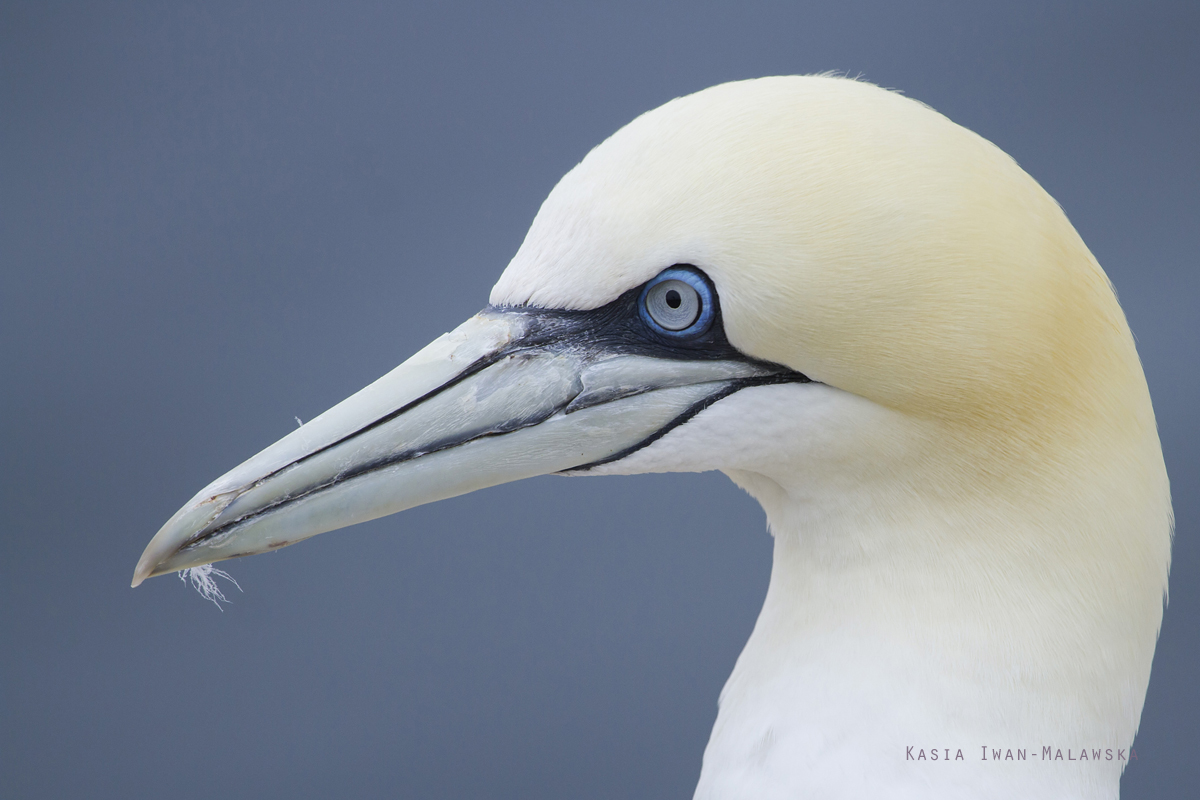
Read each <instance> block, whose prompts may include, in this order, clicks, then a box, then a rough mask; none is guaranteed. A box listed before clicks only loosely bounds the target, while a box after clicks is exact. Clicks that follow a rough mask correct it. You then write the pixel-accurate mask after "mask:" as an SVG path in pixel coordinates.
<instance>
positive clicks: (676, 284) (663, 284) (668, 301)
mask: <svg viewBox="0 0 1200 800" xmlns="http://www.w3.org/2000/svg"><path fill="white" fill-rule="evenodd" d="M689 277H690V276H689ZM704 307H705V302H704V300H703V299H702V298H701V297H700V293H699V292H698V291H697V290H696V287H694V286H692V285H690V284H689V283H687V282H686V281H684V280H681V279H680V278H675V277H667V278H665V279H662V280H659V281H658V282H657V283H652V284H651V285H650V287H649V288H648V289H647V290H646V293H645V295H644V296H643V298H642V310H643V313H644V314H645V315H646V316H647V317H648V318H649V320H650V321H651V322H652V323H653V324H654V325H655V326H657V327H658V328H659V329H660V330H663V331H668V332H671V333H674V332H676V331H686V330H688V329H689V328H691V327H692V325H694V324H695V323H696V321H697V320H699V319H700V315H701V313H702V312H703V311H704Z"/></svg>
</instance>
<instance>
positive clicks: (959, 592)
mask: <svg viewBox="0 0 1200 800" xmlns="http://www.w3.org/2000/svg"><path fill="white" fill-rule="evenodd" d="M673 265H690V268H694V270H696V272H697V274H698V275H699V277H698V278H696V280H698V281H700V283H698V284H697V286H699V287H700V288H699V291H700V292H701V294H700V297H701V298H707V295H704V292H705V291H708V289H706V288H705V287H709V286H710V287H711V290H712V291H713V292H714V295H713V298H712V302H713V303H714V304H715V303H716V299H715V298H716V297H719V305H720V312H721V313H720V317H719V319H718V322H717V323H716V324H718V325H719V326H721V330H722V331H723V334H721V335H722V336H727V337H728V345H723V344H721V340H720V337H718V338H717V340H715V341H716V343H715V344H713V343H708V344H705V343H704V342H707V341H708V340H707V339H704V340H703V341H702V337H700V334H697V337H696V338H693V339H691V340H687V339H686V337H685V338H682V339H680V342H681V344H679V345H678V346H676V344H675V343H674V342H673V340H672V339H671V337H672V336H674V334H672V333H668V334H661V332H660V333H659V334H653V333H644V332H637V333H635V334H633V336H634V338H636V340H637V341H636V342H635V344H629V343H628V342H625V341H623V340H620V337H616V338H613V337H614V336H615V334H612V333H611V331H612V330H616V329H615V328H611V329H610V328H603V330H601V328H600V327H596V326H600V325H601V324H603V325H610V326H611V325H612V324H615V323H612V322H611V320H610V317H612V316H613V315H614V314H617V312H618V311H619V310H620V309H621V308H624V306H621V305H620V304H621V303H623V302H626V300H623V299H622V298H632V297H635V294H636V293H635V294H629V293H630V292H632V291H633V290H635V289H637V288H638V287H640V286H642V285H648V282H653V281H654V280H656V276H659V275H661V274H664V273H663V270H665V269H667V268H670V267H672V266H673ZM491 301H492V303H493V305H494V306H495V307H496V308H493V309H491V310H489V311H485V312H484V314H483V315H482V316H481V317H480V318H479V319H476V320H473V321H470V322H468V323H467V324H466V325H464V326H463V327H462V328H460V329H459V331H457V332H455V333H454V334H450V335H449V336H448V337H444V339H442V340H439V341H438V342H436V343H435V344H434V345H431V347H430V348H428V349H427V350H426V351H423V353H422V354H420V355H418V356H417V357H414V359H413V360H412V361H410V362H406V364H404V365H401V367H399V368H397V370H396V371H394V372H393V373H391V374H390V375H389V376H387V377H385V378H384V379H381V381H380V382H378V383H377V384H374V385H373V386H372V387H368V389H366V390H364V391H363V392H362V393H360V394H359V395H356V396H355V397H354V398H351V399H350V400H348V401H346V403H343V404H342V405H339V406H338V407H336V408H334V409H332V410H331V411H329V412H327V413H326V414H325V415H322V417H319V418H317V419H316V420H313V421H312V422H310V423H308V424H307V425H304V426H303V427H302V428H301V429H300V430H298V431H296V432H295V433H294V434H292V435H290V436H289V437H287V438H285V439H284V440H282V441H281V442H279V443H278V444H277V445H274V446H273V447H271V448H268V449H267V450H266V451H264V452H263V453H262V454H260V455H259V456H256V457H255V459H252V460H251V461H249V462H247V463H246V464H245V465H243V466H242V467H239V468H238V469H236V470H234V471H233V472H231V473H230V474H229V475H227V476H225V477H224V478H222V479H219V480H218V481H217V482H215V483H214V484H213V486H210V487H208V488H206V489H205V490H204V491H202V492H201V493H200V494H199V495H197V497H196V498H195V499H194V500H193V501H192V502H191V503H189V504H188V506H185V507H184V508H183V509H181V511H180V513H179V514H177V515H176V517H174V518H173V519H172V520H171V521H170V522H168V524H167V525H166V526H164V528H163V530H162V531H160V533H159V534H158V536H156V537H155V540H154V541H153V542H151V544H150V546H148V548H147V551H146V554H145V555H144V556H143V558H142V561H141V562H140V563H139V566H138V571H137V573H136V575H135V585H136V583H137V582H140V580H142V579H143V578H145V577H147V576H149V575H152V574H160V573H162V572H168V571H172V570H176V569H181V568H185V567H189V566H194V565H196V564H201V563H207V562H211V561H215V560H219V559H221V558H228V557H231V556H234V555H244V554H247V553H250V552H260V551H263V550H266V549H269V548H271V547H277V546H281V545H284V544H291V543H293V542H295V541H298V540H299V539H302V538H306V537H307V536H311V535H315V534H316V533H320V532H321V531H323V530H330V529H332V528H335V527H341V526H342V525H345V524H349V523H351V522H354V521H358V520H361V519H368V518H371V517H374V516H380V515H382V514H384V513H391V512H393V511H398V510H402V509H403V508H407V507H411V506H413V505H417V504H419V503H422V502H429V501H431V500H434V499H438V498H440V497H447V496H452V495H454V494H460V493H462V492H464V491H471V490H473V489H475V488H479V487H481V486H486V485H493V484H496V483H502V482H504V481H506V480H513V479H516V478H519V477H524V476H526V475H532V474H539V473H542V472H547V471H577V472H580V471H582V472H587V473H592V474H595V473H626V474H628V473H637V472H654V471H698V470H708V469H719V470H722V471H724V472H726V473H727V474H728V475H729V476H730V477H731V478H733V480H735V481H736V482H737V483H738V484H739V485H740V486H742V487H744V488H745V489H746V490H747V491H748V492H750V493H751V494H752V495H753V496H754V497H755V498H757V499H758V500H759V502H761V503H762V505H763V507H764V508H765V510H766V512H767V516H768V520H769V523H770V527H771V531H772V533H773V535H774V537H775V558H774V567H773V570H772V576H771V584H770V588H769V591H768V593H767V598H766V601H765V603H764V607H763V610H762V613H761V615H760V617H759V620H758V623H757V625H756V626H755V630H754V633H753V635H752V636H751V638H750V641H749V643H748V644H747V646H746V649H745V651H744V652H743V653H742V655H741V657H740V658H739V660H738V663H737V666H736V668H735V669H734V672H733V675H732V676H731V677H730V679H729V682H728V684H727V685H726V687H725V689H724V691H723V692H722V695H721V702H720V712H719V715H718V718H717V722H716V726H715V728H714V730H713V734H712V738H711V740H710V742H709V745H708V748H707V750H706V752H705V757H704V766H703V770H702V773H701V776H700V781H699V786H698V788H697V792H696V796H697V797H698V798H739V797H754V798H784V797H796V796H813V797H823V798H836V797H848V798H849V797H922V798H961V797H997V798H1001V797H1003V798H1012V797H1022V798H1061V797H1087V798H1101V797H1115V796H1116V795H1117V792H1118V779H1119V777H1120V772H1121V767H1122V766H1123V762H1122V761H1121V760H1120V759H1117V758H1114V759H1113V760H1108V759H1106V758H1105V757H1104V755H1103V754H1104V752H1105V751H1108V750H1112V751H1113V752H1114V753H1115V752H1116V751H1118V750H1119V751H1121V752H1123V753H1125V754H1127V753H1128V748H1129V746H1130V744H1131V742H1132V740H1133V736H1134V733H1135V731H1136V729H1137V724H1138V719H1139V716H1140V714H1141V708H1142V702H1143V698H1144V695H1145V690H1146V685H1147V681H1148V680H1149V674H1150V663H1151V658H1152V656H1153V652H1154V645H1155V640H1156V637H1157V633H1158V628H1159V624H1160V621H1161V616H1162V603H1163V599H1164V596H1165V592H1166V583H1167V571H1168V567H1169V562H1170V537H1171V509H1170V498H1169V490H1168V484H1167V477H1166V472H1165V468H1164V466H1163V461H1162V455H1161V450H1160V446H1159V441H1158V435H1157V431H1156V428H1155V422H1154V415H1153V411H1152V409H1151V405H1150V398H1149V394H1148V392H1147V389H1146V384H1145V379H1144V377H1143V375H1142V371H1141V367H1140V364H1139V361H1138V358H1137V354H1136V351H1135V349H1134V344H1133V339H1132V336H1131V334H1130V332H1129V329H1128V326H1127V325H1126V323H1125V319H1124V316H1123V315H1122V313H1121V311H1120V308H1119V307H1118V305H1117V302H1116V298H1115V296H1114V294H1113V292H1112V289H1111V287H1110V286H1109V284H1108V281H1107V279H1106V277H1105V276H1104V273H1103V271H1102V270H1101V269H1100V267H1099V265H1098V264H1097V263H1096V261H1095V259H1094V258H1093V257H1092V255H1091V254H1090V253H1089V252H1088V250H1087V248H1086V246H1085V245H1084V244H1083V242H1082V241H1081V240H1080V238H1079V236H1078V235H1077V233H1076V232H1075V230H1074V229H1073V228H1072V227H1071V225H1070V223H1069V222H1068V220H1067V219H1066V217H1065V216H1064V214H1063V213H1062V211H1061V210H1060V209H1059V207H1058V206H1057V205H1056V204H1055V203H1054V201H1053V200H1052V199H1051V198H1050V197H1049V196H1048V195H1047V194H1046V193H1045V192H1044V191H1043V190H1042V189H1041V188H1040V187H1039V186H1038V185H1037V183H1036V182H1034V181H1033V179H1032V178H1030V177H1029V176H1028V175H1026V174H1025V173H1024V172H1023V171H1022V170H1021V169H1020V168H1019V167H1018V166H1017V165H1016V164H1015V163H1014V162H1013V161H1012V160H1011V159H1010V158H1008V157H1007V156H1006V155H1004V154H1003V153H1002V152H1001V151H999V150H998V149H997V148H996V147H994V146H993V145H991V144H990V143H988V142H987V141H985V140H983V139H981V138H980V137H978V136H976V135H975V134H972V133H971V132H969V131H967V130H965V129H963V128H961V127H959V126H957V125H955V124H953V123H952V122H950V121H949V120H947V119H946V118H945V117H942V116H941V115H939V114H937V113H936V112H934V111H932V110H931V109H929V108H927V107H925V106H923V105H921V104H919V103H917V102H914V101H912V100H909V99H906V98H904V97H902V96H900V95H898V94H895V93H892V92H887V91H884V90H881V89H878V88H876V87H874V86H871V85H869V84H866V83H861V82H855V81H849V80H844V79H838V78H831V77H805V78H801V77H787V78H766V79H761V80H757V81H746V82H740V83H731V84H725V85H722V86H717V87H714V88H712V89H708V90H706V91H703V92H700V93H697V94H695V95H691V96H689V97H684V98H680V99H678V100H675V101H672V102H671V103H668V104H666V105H665V106H663V107H661V108H659V109H656V110H655V111H652V112H649V113H647V114H645V115H643V116H641V117H639V118H638V119H637V120H635V121H633V122H632V123H630V124H629V125H628V126H626V127H625V128H623V129H622V130H621V131H619V132H617V133H616V134H614V135H613V137H611V138H610V139H609V140H608V141H606V142H604V143H603V144H601V145H600V146H599V147H597V148H596V149H595V150H593V151H592V152H591V153H590V154H589V155H588V156H587V157H586V158H585V159H584V160H583V162H582V163H580V165H579V166H577V167H576V168H575V169H574V170H572V171H571V172H570V173H568V174H567V176H566V177H564V178H563V180H562V181H561V182H560V183H559V185H558V186H557V187H556V188H555V189H554V191H553V192H552V193H551V194H550V196H549V198H548V199H547V200H546V202H545V204H544V205H543V207H542V209H541V210H540V211H539V213H538V215H537V218H536V219H535V220H534V223H533V226H532V228H531V229H530V232H529V234H528V236H527V238H526V240H525V242H524V244H523V245H522V247H521V249H520V251H519V252H518V253H517V255H516V257H515V258H514V259H513V261H512V263H511V264H510V265H509V267H508V269H507V270H506V271H505V272H504V274H503V275H502V276H501V278H500V280H499V282H498V283H497V284H496V287H495V288H494V289H493V292H492V297H491ZM628 302H633V301H632V300H629V301H628ZM630 308H633V306H630ZM613 309H616V310H613ZM556 310H558V311H556ZM560 311H561V312H564V313H560ZM569 311H574V312H576V313H575V314H574V315H573V316H572V315H571V314H566V313H565V312H569ZM601 312H603V313H604V314H608V316H607V317H606V316H603V315H602V314H601ZM630 314H631V315H632V314H635V312H633V311H631V312H630ZM556 315H557V316H556ZM563 319H569V320H571V322H570V323H569V324H570V325H572V326H575V327H570V328H569V329H568V328H563V329H562V330H563V331H564V333H562V335H561V336H557V338H554V339H551V340H546V341H543V340H541V339H538V338H537V336H538V335H540V334H539V333H538V331H540V330H542V328H540V327H538V326H545V325H550V324H556V325H557V324H560V323H559V322H553V321H554V320H563ZM605 320H609V321H605ZM562 324H564V325H566V324H567V323H562ZM621 324H622V325H626V327H628V326H631V325H633V326H636V324H638V323H637V322H636V320H635V319H633V317H632V316H631V317H630V320H628V321H626V322H621ZM588 326H593V327H588ZM651 327H653V326H651ZM554 330H555V331H558V330H559V329H557V328H555V329H554ZM621 330H625V328H622V329H621ZM637 330H638V331H641V329H637ZM660 334H661V335H660ZM622 335H625V334H622ZM704 335H705V336H710V338H711V335H715V334H712V332H711V331H709V332H707V333H704ZM572 337H574V338H572ZM606 337H607V338H606ZM637 337H641V338H637ZM728 346H732V347H731V348H730V349H728V350H722V349H721V347H728ZM655 347H658V348H660V350H661V352H659V351H656V350H655V349H654V348H655ZM622 348H624V349H622ZM672 348H674V349H672ZM706 348H707V349H706ZM489 359H491V360H489ZM470 365H474V366H470ZM469 366H470V369H468V367H469ZM804 377H807V378H809V379H811V381H812V382H803V380H802V379H803V378H804ZM718 390H719V391H718ZM580 398H588V401H587V403H583V402H582V401H581V400H580ZM706 403H707V405H705V404H706ZM585 406H586V408H585ZM701 409H702V410H701ZM439 437H440V438H439ZM1046 746H1049V747H1050V748H1051V751H1052V754H1051V757H1050V758H1049V759H1043V758H1042V754H1043V750H1042V748H1043V747H1046ZM910 747H911V748H914V749H913V750H912V751H911V752H912V753H916V752H920V753H921V754H922V759H921V760H915V759H910V750H909V748H910ZM981 748H995V749H998V750H999V751H1000V752H1001V753H1002V755H1001V762H1000V763H996V762H995V761H994V760H993V759H992V758H991V755H990V753H989V751H988V750H987V749H984V750H982V755H985V756H987V759H986V760H984V759H983V758H981ZM934 749H936V750H937V751H938V754H939V762H940V763H936V764H935V763H933V762H932V761H931V760H929V758H928V753H929V751H932V750H934ZM1081 749H1082V750H1084V751H1085V753H1086V754H1088V758H1087V759H1086V760H1078V755H1079V752H1080V750H1081ZM1058 750H1062V751H1063V752H1064V753H1067V752H1070V753H1073V754H1074V755H1075V759H1076V760H1074V761H1069V760H1067V759H1064V760H1056V759H1055V758H1054V751H1058ZM1097 750H1098V751H1099V752H1100V753H1101V758H1100V760H1096V759H1093V758H1092V757H1091V756H1090V754H1091V753H1092V752H1094V751H1097ZM959 751H961V752H962V756H963V757H962V759H961V760H960V759H958V758H957V756H958V754H959ZM1021 751H1023V752H1024V753H1025V758H1024V759H1023V760H1018V759H1017V758H1015V757H1014V758H1013V759H1012V760H1004V756H1003V753H1005V752H1021ZM943 753H945V755H947V756H949V757H950V760H949V762H948V763H947V762H946V760H945V758H942V757H941V756H942V754H943ZM1126 757H1127V756H1126Z"/></svg>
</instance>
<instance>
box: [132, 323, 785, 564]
mask: <svg viewBox="0 0 1200 800" xmlns="http://www.w3.org/2000/svg"><path fill="white" fill-rule="evenodd" d="M569 314H570V312H538V311H536V310H530V309H489V310H486V311H484V312H481V313H480V314H479V315H477V316H475V317H472V318H471V319H469V320H467V322H465V323H464V324H463V325H461V326H460V327H458V328H457V329H456V330H454V331H452V332H451V333H448V334H445V335H444V336H442V337H440V338H438V339H437V340H435V341H434V342H433V343H432V344H430V345H429V346H428V347H426V348H425V349H423V350H421V351H420V352H419V353H417V354H416V355H415V356H413V357H412V358H410V359H409V360H408V361H406V362H404V363H403V364H401V365H400V366H399V367H397V368H396V369H394V370H392V371H391V372H390V373H388V374H387V375H385V376H383V377H382V378H380V379H379V380H378V381H376V382H375V383H372V384H371V385H370V386H367V387H366V388H365V389H363V390H361V391H360V392H358V393H356V394H354V395H352V396H351V397H349V398H348V399H346V400H344V401H342V402H341V403H339V404H338V405H336V406H334V407H333V408H331V409H329V410H328V411H326V412H325V413H324V414H322V415H321V416H319V417H317V418H316V419H314V420H312V421H311V422H309V423H307V424H305V425H303V426H302V427H300V428H299V429H297V430H295V431H293V432H292V433H290V434H289V435H287V436H285V437H284V438H283V439H281V440H279V441H278V442H276V443H275V444H273V445H271V446H270V447H268V448H267V449H265V450H263V451H262V452H260V453H259V454H258V455H256V456H254V457H253V458H251V459H249V460H248V461H246V462H245V463H243V464H242V465H241V466H239V467H237V468H235V469H233V470H231V471H230V472H228V473H226V474H225V475H223V476H222V477H220V478H218V479H217V480H215V481H213V482H212V483H211V484H209V485H208V486H207V487H205V488H204V489H203V490H202V491H200V493H199V494H197V495H196V496H195V497H193V498H192V500H191V501H190V502H188V503H187V505H185V506H184V507H183V508H181V509H180V510H179V511H178V512H176V514H175V515H174V516H173V517H171V519H170V520H168V521H167V523H166V524H165V525H163V527H162V528H161V529H160V530H159V531H158V533H157V534H156V535H155V536H154V538H153V539H152V540H151V541H150V543H149V544H148V545H147V546H146V550H145V552H143V553H142V557H141V559H140V560H139V561H138V565H137V569H136V570H135V571H134V574H133V585H134V586H137V585H139V584H140V583H141V582H142V581H143V580H145V579H146V578H149V577H152V576H155V575H162V574H164V573H168V572H174V571H176V570H180V569H185V568H188V567H196V566H200V565H202V564H208V563H212V562H214V561H222V560H224V559H228V558H236V557H238V556H247V555H253V554H255V553H263V552H266V551H268V550H273V549H276V548H279V547H284V546H287V545H290V544H295V543H296V542H299V541H302V540H304V539H307V538H309V537H311V536H315V535H317V534H319V533H324V532H326V531H331V530H334V529H337V528H342V527H345V526H346V525H352V524H354V523H357V522H365V521H366V520H370V519H375V518H377V517H382V516H385V515H387V514H394V513H396V512H397V511H403V510H404V509H407V508H412V507H414V506H418V505H422V504H424V503H429V502H433V501H434V500H441V499H445V498H448V497H455V496H457V495H460V494H465V493H467V492H471V491H474V490H476V489H482V488H485V487H488V486H495V485H496V484H500V483H506V482H508V481H514V480H519V479H521V478H527V477H532V476H534V475H542V474H546V473H551V472H561V471H566V470H572V469H579V468H586V467H589V466H594V465H595V464H597V463H603V462H608V461H612V460H615V459H619V458H622V457H624V455H627V454H628V453H629V452H632V451H634V450H636V449H638V448H640V447H642V446H645V445H646V444H648V443H649V442H651V441H653V440H654V439H656V438H657V437H658V436H661V435H662V433H664V432H665V431H667V430H669V429H670V428H671V427H673V426H674V425H676V424H679V423H680V422H682V421H685V420H686V419H689V418H690V417H691V416H692V415H694V414H696V413H698V412H699V411H700V410H702V409H703V408H705V407H707V405H709V404H711V403H712V402H715V401H716V400H718V399H720V398H721V397H724V396H725V395H727V394H729V393H731V392H733V391H736V390H737V389H740V388H742V387H744V386H748V385H760V384H763V383H775V382H782V381H785V380H795V379H797V374H796V373H791V372H789V371H787V370H784V369H783V368H780V367H778V366H777V365H773V364H764V363H763V362H759V361H754V360H752V359H748V358H745V357H742V356H740V354H737V353H736V351H732V349H731V348H730V349H729V350H730V352H729V353H728V354H727V355H728V356H729V357H723V358H714V357H711V356H710V357H705V358H700V359H692V358H685V357H680V356H678V355H675V356H674V357H672V356H671V354H670V353H667V354H666V355H667V357H661V354H658V353H651V354H647V351H645V349H644V348H643V349H642V350H640V351H639V349H638V348H637V347H630V346H629V345H628V344H627V343H622V342H621V341H620V340H619V337H618V338H617V340H612V338H611V337H609V340H608V341H605V337H603V336H600V337H596V336H586V335H581V334H582V333H583V332H585V331H584V329H585V328H586V325H583V324H581V323H580V321H579V320H573V319H571V318H570V317H569ZM798 377H800V378H802V377H803V376H798Z"/></svg>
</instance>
